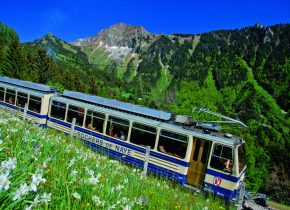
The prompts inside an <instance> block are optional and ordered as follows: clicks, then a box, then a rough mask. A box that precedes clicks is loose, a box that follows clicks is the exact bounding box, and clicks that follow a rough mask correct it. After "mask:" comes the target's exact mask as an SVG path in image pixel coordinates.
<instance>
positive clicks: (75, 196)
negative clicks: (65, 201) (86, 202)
mask: <svg viewBox="0 0 290 210" xmlns="http://www.w3.org/2000/svg"><path fill="white" fill-rule="evenodd" d="M73 197H74V198H75V199H78V200H79V199H81V195H80V194H78V193H77V192H74V193H73Z"/></svg>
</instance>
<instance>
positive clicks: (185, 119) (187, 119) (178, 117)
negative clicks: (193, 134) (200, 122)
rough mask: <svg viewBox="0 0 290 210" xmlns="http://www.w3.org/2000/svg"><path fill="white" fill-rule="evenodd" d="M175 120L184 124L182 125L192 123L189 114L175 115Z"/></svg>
mask: <svg viewBox="0 0 290 210" xmlns="http://www.w3.org/2000/svg"><path fill="white" fill-rule="evenodd" d="M175 122H176V123H180V124H184V125H191V124H193V120H192V118H191V117H189V116H184V115H176V117H175Z"/></svg>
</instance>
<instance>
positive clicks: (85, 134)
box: [0, 77, 246, 200]
mask: <svg viewBox="0 0 290 210" xmlns="http://www.w3.org/2000/svg"><path fill="white" fill-rule="evenodd" d="M25 104H28V105H26V106H27V107H28V110H27V118H28V119H29V120H31V121H33V122H35V123H38V124H39V125H41V126H48V127H51V128H54V129H57V130H60V131H63V132H66V133H69V132H70V130H71V126H72V121H73V119H74V118H75V129H74V132H75V133H74V134H75V135H77V136H80V137H81V139H82V140H83V141H84V142H85V143H86V144H87V145H89V146H90V147H92V148H94V149H95V150H98V151H101V152H104V153H106V154H109V155H110V156H112V157H114V158H118V159H122V160H123V161H125V162H128V163H131V164H133V165H136V166H143V165H144V161H145V154H146V148H147V147H148V146H149V147H150V156H149V164H148V170H149V171H151V172H153V173H155V174H158V175H163V176H166V177H168V178H169V179H172V180H175V181H177V182H179V183H180V184H182V185H185V186H193V187H203V188H205V189H206V190H209V191H212V192H213V193H215V194H217V195H220V196H222V197H225V198H227V199H233V200H235V199H237V196H238V190H239V186H240V182H241V181H243V180H244V176H245V168H246V165H245V153H244V141H243V140H242V139H241V138H239V137H235V136H232V135H229V134H224V133H221V132H218V131H215V130H214V129H210V130H209V129H201V128H198V127H197V126H196V125H194V124H192V123H191V121H190V119H189V118H187V117H185V116H179V115H177V116H175V115H173V114H172V113H169V112H163V111H159V110H155V109H150V108H146V107H142V106H137V105H133V104H129V103H124V102H120V101H116V100H110V99H106V98H102V97H98V96H93V95H88V94H84V93H79V92H73V91H64V93H63V94H59V93H58V91H57V90H56V89H55V88H53V87H49V86H46V85H41V84H35V83H31V82H27V81H21V80H17V79H11V78H7V77H0V105H1V106H2V107H6V108H7V109H12V110H15V111H17V112H18V113H19V115H22V114H23V113H24V106H25Z"/></svg>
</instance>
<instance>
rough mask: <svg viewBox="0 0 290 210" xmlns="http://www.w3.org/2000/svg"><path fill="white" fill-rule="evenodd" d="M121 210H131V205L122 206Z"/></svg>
mask: <svg viewBox="0 0 290 210" xmlns="http://www.w3.org/2000/svg"><path fill="white" fill-rule="evenodd" d="M123 210H131V206H129V205H127V206H125V207H124V208H123Z"/></svg>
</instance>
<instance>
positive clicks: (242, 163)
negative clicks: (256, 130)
mask: <svg viewBox="0 0 290 210" xmlns="http://www.w3.org/2000/svg"><path fill="white" fill-rule="evenodd" d="M238 155H239V173H241V172H242V171H243V169H244V168H245V166H246V154H245V144H242V145H240V146H239V147H238Z"/></svg>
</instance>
